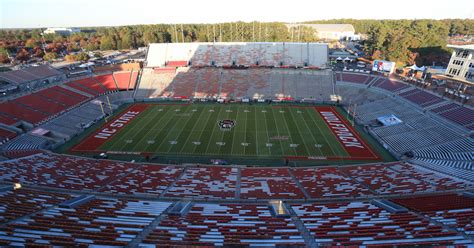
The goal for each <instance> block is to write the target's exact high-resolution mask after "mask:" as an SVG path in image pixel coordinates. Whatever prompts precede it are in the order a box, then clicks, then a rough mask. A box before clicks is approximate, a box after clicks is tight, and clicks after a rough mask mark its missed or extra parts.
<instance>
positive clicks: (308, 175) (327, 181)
mask: <svg viewBox="0 0 474 248" xmlns="http://www.w3.org/2000/svg"><path fill="white" fill-rule="evenodd" d="M292 173H293V174H294V175H295V177H296V179H297V180H298V181H299V182H301V185H302V187H303V188H304V190H305V191H306V192H308V194H309V195H310V196H311V198H339V197H363V196H369V195H373V193H372V192H371V191H370V190H369V189H367V188H366V187H365V186H363V185H362V184H360V183H358V182H357V181H355V180H354V179H352V178H351V177H349V176H347V175H345V174H344V173H343V172H342V171H340V170H338V169H337V168H334V167H325V168H301V169H294V170H292Z"/></svg>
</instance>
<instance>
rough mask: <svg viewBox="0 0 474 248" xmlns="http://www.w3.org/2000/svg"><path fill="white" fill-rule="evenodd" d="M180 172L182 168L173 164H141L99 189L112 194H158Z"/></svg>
mask: <svg viewBox="0 0 474 248" xmlns="http://www.w3.org/2000/svg"><path fill="white" fill-rule="evenodd" d="M182 172H183V169H182V168H179V167H174V166H160V165H142V166H139V167H137V168H136V169H135V170H133V171H132V172H130V173H129V174H128V175H127V176H125V177H122V178H120V179H118V180H115V181H113V182H112V183H110V184H108V185H107V186H105V187H104V188H103V189H102V190H101V191H104V192H109V193H114V194H133V195H136V194H137V193H143V194H151V195H160V194H162V193H163V192H164V191H165V190H166V188H168V187H169V186H170V185H171V184H172V183H173V182H174V181H175V180H176V179H177V177H178V176H179V175H181V173H182Z"/></svg>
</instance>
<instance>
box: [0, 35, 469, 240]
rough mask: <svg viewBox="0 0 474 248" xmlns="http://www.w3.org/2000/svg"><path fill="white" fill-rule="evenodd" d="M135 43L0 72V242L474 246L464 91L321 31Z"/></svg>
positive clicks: (458, 56)
mask: <svg viewBox="0 0 474 248" xmlns="http://www.w3.org/2000/svg"><path fill="white" fill-rule="evenodd" d="M318 28H320V27H318ZM66 31H67V30H66ZM66 31H64V30H63V31H61V32H66ZM68 32H71V31H68ZM183 37H184V33H183ZM178 39H179V37H178ZM183 40H184V38H183ZM453 49H455V50H453V54H452V56H453V57H452V58H451V60H450V65H449V66H451V64H452V63H454V64H455V65H454V67H453V68H457V67H456V66H460V63H458V62H455V60H462V61H464V60H465V62H463V63H465V64H468V63H469V62H473V61H474V60H473V54H474V48H472V45H468V46H456V47H454V48H453ZM457 49H459V51H460V52H459V51H458V50H457ZM143 51H144V54H143V60H140V59H137V60H136V61H131V59H126V60H127V61H126V62H123V61H122V62H116V63H106V64H104V65H99V63H98V62H97V61H95V62H94V63H95V65H94V66H90V67H87V68H85V67H79V66H77V67H76V68H74V69H72V68H71V66H68V67H67V68H66V67H56V66H53V65H52V64H47V63H46V64H42V65H39V66H31V67H25V68H19V69H17V70H10V71H5V72H0V83H1V84H0V86H1V88H0V89H1V90H2V92H3V96H2V98H1V102H0V138H1V140H0V141H1V145H0V246H4V247H158V246H160V247H213V246H224V247H229V246H234V247H250V246H251V247H261V246H265V247H319V246H323V247H326V246H327V247H334V246H340V247H346V246H351V247H359V246H360V247H394V246H395V247H398V246H406V247H433V246H436V247H439V246H442V247H472V246H474V162H473V161H474V140H473V137H474V131H473V130H474V108H473V101H472V99H470V98H469V97H468V96H470V94H472V88H470V87H472V86H469V85H468V86H465V88H464V91H463V95H462V96H461V95H460V93H456V94H457V95H456V96H454V95H450V94H451V93H449V91H450V90H452V88H451V89H448V88H447V87H448V85H449V83H448V81H446V83H445V84H444V86H443V87H446V88H442V90H441V88H437V89H438V90H439V91H435V90H431V89H432V88H429V87H428V86H426V84H427V83H426V82H428V81H424V80H422V81H420V82H418V83H413V82H411V81H408V80H406V78H407V77H405V78H404V77H401V76H397V75H395V72H393V71H394V67H393V66H394V65H393V64H392V63H391V62H389V61H377V60H376V61H373V62H372V64H371V65H370V64H369V65H368V66H366V67H362V66H359V65H360V64H362V63H361V62H359V63H357V64H355V62H357V61H355V62H354V63H353V65H354V66H353V67H351V64H350V63H348V62H347V61H342V60H345V59H344V58H342V59H339V58H337V57H336V58H333V59H332V58H331V57H332V54H333V53H332V48H331V47H330V44H329V42H263V41H262V42H174V43H165V42H163V43H150V44H148V45H147V46H146V48H145V49H144V50H143ZM466 51H467V54H468V55H466V56H464V55H465V52H466ZM335 56H339V55H335ZM348 59H349V58H348ZM358 61H363V60H358ZM89 63H90V62H89ZM364 63H369V62H367V61H365V62H364ZM338 64H343V65H344V66H343V67H341V68H338V67H337V65H338ZM471 64H472V63H471ZM449 66H448V69H447V71H450V72H451V73H454V74H456V73H457V72H456V71H454V72H453V71H452V70H449V68H450V67H449ZM387 68H388V69H387ZM468 70H469V69H468ZM415 71H416V70H415ZM457 74H459V73H457ZM423 75H424V74H423ZM466 75H467V74H466ZM451 79H452V78H451V77H450V78H448V79H444V80H451ZM426 80H428V79H426ZM430 82H431V81H430ZM461 88H462V87H458V90H459V89H461ZM458 92H459V91H458Z"/></svg>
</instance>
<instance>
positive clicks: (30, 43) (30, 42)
mask: <svg viewBox="0 0 474 248" xmlns="http://www.w3.org/2000/svg"><path fill="white" fill-rule="evenodd" d="M38 44H39V43H38V42H37V41H36V40H35V39H33V38H31V39H28V40H26V42H25V47H27V48H33V47H36V46H38Z"/></svg>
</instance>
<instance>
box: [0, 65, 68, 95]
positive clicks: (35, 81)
mask: <svg viewBox="0 0 474 248" xmlns="http://www.w3.org/2000/svg"><path fill="white" fill-rule="evenodd" d="M0 79H1V80H2V81H4V82H7V83H9V84H11V85H13V86H14V87H15V88H17V89H21V90H24V89H35V88H38V87H41V86H43V85H45V84H50V83H56V82H59V81H61V80H62V79H64V74H63V73H61V72H60V71H58V70H56V69H54V68H52V67H50V66H48V65H40V66H30V67H27V68H24V69H21V70H13V71H6V72H1V73H0Z"/></svg>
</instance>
